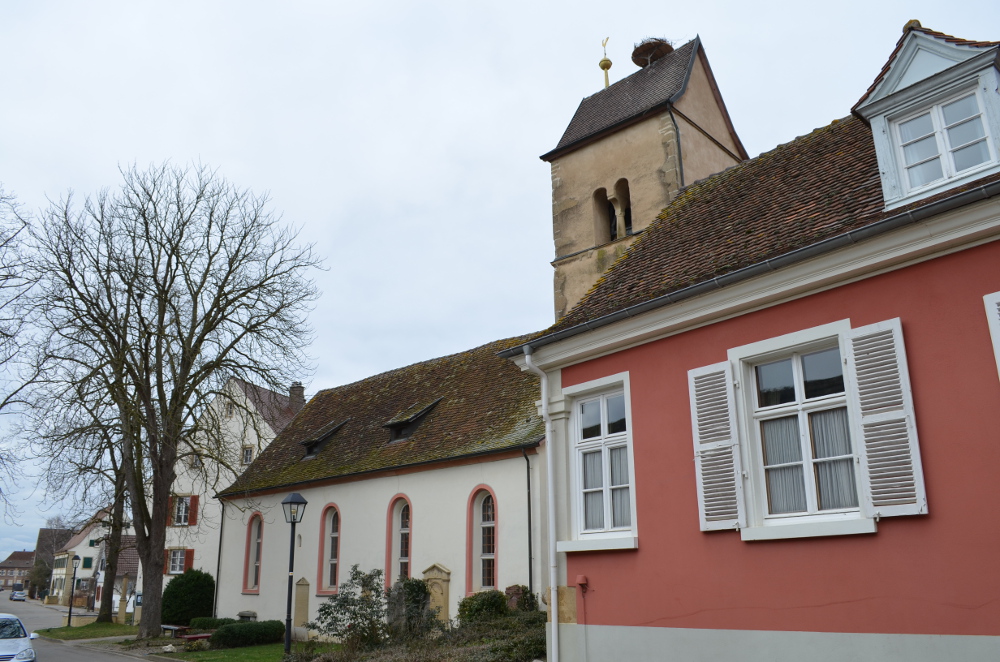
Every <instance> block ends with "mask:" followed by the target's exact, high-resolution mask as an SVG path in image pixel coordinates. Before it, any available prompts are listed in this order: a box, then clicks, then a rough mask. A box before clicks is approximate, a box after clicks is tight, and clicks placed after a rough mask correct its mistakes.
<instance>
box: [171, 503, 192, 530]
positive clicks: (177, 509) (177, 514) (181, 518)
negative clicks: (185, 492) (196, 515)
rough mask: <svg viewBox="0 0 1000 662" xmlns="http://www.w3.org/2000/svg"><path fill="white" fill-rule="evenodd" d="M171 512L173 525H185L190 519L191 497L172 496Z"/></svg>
mask: <svg viewBox="0 0 1000 662" xmlns="http://www.w3.org/2000/svg"><path fill="white" fill-rule="evenodd" d="M171 514H172V516H173V525H174V526H187V525H188V522H190V521H191V497H190V496H176V497H174V512H173V513H171Z"/></svg>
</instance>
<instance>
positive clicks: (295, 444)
mask: <svg viewBox="0 0 1000 662" xmlns="http://www.w3.org/2000/svg"><path fill="white" fill-rule="evenodd" d="M528 339H529V337H528V336H524V337H520V338H510V339H507V340H500V341H497V342H493V343H489V344H487V345H483V346H481V347H477V348H475V349H472V350H469V351H466V352H461V353H459V354H452V355H450V356H443V357H441V358H437V359H432V360H430V361H423V362H421V363H416V364H413V365H411V366H407V367H405V368H399V369H396V370H390V371H389V372H385V373H382V374H380V375H375V376H373V377H369V378H367V379H363V380H361V381H359V382H355V383H353V384H347V385H345V386H339V387H337V388H333V389H327V390H324V391H320V392H319V393H317V394H316V395H315V396H314V397H313V398H312V399H311V400H310V401H309V402H308V403H307V404H306V405H305V407H304V408H303V409H302V410H301V412H300V413H299V415H298V416H296V418H295V420H294V421H292V423H291V424H290V425H289V426H288V427H287V428H285V430H284V431H282V432H281V434H279V435H278V437H277V438H276V439H275V440H274V441H273V442H271V444H270V446H268V447H267V448H266V449H265V450H264V451H262V452H261V454H260V456H259V457H258V458H257V459H256V460H255V461H254V462H253V464H251V465H250V467H249V468H248V469H247V470H246V471H245V472H244V473H243V475H242V476H240V477H239V478H238V479H237V481H236V482H235V483H234V484H233V485H232V486H231V487H229V488H227V489H226V490H224V491H223V492H222V493H221V495H225V496H238V495H240V494H242V493H246V492H253V491H256V490H265V489H268V488H274V487H285V486H289V485H295V484H299V483H308V482H313V481H323V480H332V479H336V478H340V477H345V476H351V475H356V474H361V473H368V472H377V471H382V470H388V469H395V468H400V467H406V466H413V465H419V464H425V463H433V462H440V461H445V460H449V459H453V458H458V457H466V456H470V455H477V454H487V453H494V452H501V451H505V450H510V449H516V448H519V447H523V446H528V445H531V444H534V443H537V442H538V441H539V440H540V439H541V437H542V435H543V433H544V425H543V423H542V419H541V417H539V416H538V412H537V409H536V406H535V400H536V399H537V397H538V380H537V378H536V377H535V376H533V375H531V374H529V373H524V372H521V371H520V370H519V369H518V368H517V366H515V365H514V364H513V363H510V362H509V361H506V360H504V359H501V358H499V357H498V356H497V352H500V351H502V350H504V349H507V348H510V347H514V346H517V345H519V344H520V343H522V342H524V341H526V340H528ZM435 401H437V403H436V404H435V405H434V406H433V408H431V409H429V411H427V412H426V414H425V415H424V416H422V417H421V418H420V419H419V420H420V422H419V425H418V426H417V427H416V430H415V431H414V432H412V434H410V436H408V437H407V438H406V439H403V440H399V441H394V442H390V430H389V428H388V427H386V426H387V424H388V423H391V422H393V421H398V420H399V417H400V415H401V413H403V412H410V414H411V415H412V413H414V412H416V411H422V410H423V409H424V408H426V407H427V406H428V405H429V404H431V403H434V402H435ZM307 444H311V445H313V446H314V447H315V448H316V449H317V450H316V451H315V453H316V457H315V458H312V459H305V455H306V453H307V448H306V445H307Z"/></svg>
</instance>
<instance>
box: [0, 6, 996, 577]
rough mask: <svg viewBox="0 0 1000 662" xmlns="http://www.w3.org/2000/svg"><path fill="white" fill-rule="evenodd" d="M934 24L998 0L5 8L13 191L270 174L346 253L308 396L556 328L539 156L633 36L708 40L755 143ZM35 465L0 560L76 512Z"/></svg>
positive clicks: (984, 19) (2, 156) (7, 174)
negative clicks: (63, 514)
mask: <svg viewBox="0 0 1000 662" xmlns="http://www.w3.org/2000/svg"><path fill="white" fill-rule="evenodd" d="M911 18H917V19H919V20H920V21H921V22H922V23H923V25H924V26H925V27H929V28H932V29H935V30H940V31H942V32H946V33H949V34H953V35H956V36H960V37H965V38H970V39H982V40H1000V21H998V20H997V19H998V18H1000V3H997V2H996V0H984V1H965V2H963V1H956V2H950V3H942V2H939V1H938V2H924V1H914V0H910V1H908V2H886V1H880V2H870V1H869V2H857V1H854V0H850V1H844V0H842V1H841V2H837V3H813V2H802V1H801V0H800V1H799V2H766V1H760V0H759V1H757V2H747V1H746V0H740V1H737V2H712V1H702V2H693V3H666V2H662V1H658V2H630V1H628V0H616V1H615V2H608V1H604V2H594V1H590V0H574V1H573V2H538V1H537V0H535V1H532V2H521V1H517V0H507V1H505V2H502V3H489V4H488V6H487V4H486V3H475V2H469V1H468V0H465V1H456V2H400V1H398V0H384V1H383V2H379V3H363V2H343V1H340V2H295V1H287V0H286V1H283V2H280V3H279V2H258V1H248V0H231V1H227V2H211V1H209V0H198V1H197V2H185V1H179V0H172V1H171V2H153V1H145V2H136V1H135V0H132V1H130V2H124V1H122V2H99V1H91V2H69V1H67V2H46V1H44V0H31V1H28V0H24V1H21V2H14V1H5V2H2V3H0V71H2V79H3V88H2V89H3V101H2V103H0V184H2V186H3V188H4V189H6V190H7V192H9V193H14V194H15V195H16V196H17V197H18V199H19V201H20V202H21V204H22V205H24V206H25V207H26V208H27V209H28V210H29V211H32V210H33V211H35V212H36V213H37V210H39V209H41V208H43V207H44V206H45V205H46V204H47V199H57V198H59V197H60V196H63V195H65V194H66V193H67V192H68V191H70V190H73V191H75V194H76V195H77V196H84V195H89V194H93V193H94V192H96V191H98V190H99V189H101V188H102V187H115V186H117V185H118V184H119V182H120V175H119V173H118V168H119V166H127V165H129V164H132V163H137V164H139V165H140V166H147V165H149V164H159V163H161V162H163V161H164V160H170V161H171V162H172V163H174V164H177V165H185V164H189V163H199V162H200V163H203V164H206V165H209V166H211V167H213V168H218V170H219V172H220V174H222V175H224V176H225V177H227V178H228V179H230V180H231V181H233V182H234V183H236V184H238V185H240V186H243V187H247V188H250V189H253V190H254V191H257V192H269V193H270V195H271V199H272V203H273V208H274V209H275V210H276V211H278V212H280V213H281V214H282V215H283V217H284V219H285V221H286V222H287V223H289V224H291V225H293V226H296V227H299V228H301V237H302V239H303V241H304V242H311V243H313V244H315V247H316V251H317V252H318V253H319V254H320V255H321V256H323V257H324V259H325V261H326V265H327V268H328V269H327V271H325V272H323V273H318V274H316V279H317V281H318V283H319V285H320V288H321V289H322V292H323V294H322V297H321V299H320V300H319V301H318V303H317V304H316V308H315V310H314V311H313V313H312V316H311V322H312V326H313V327H314V329H315V330H316V333H317V339H316V342H315V343H314V345H313V346H312V348H311V354H312V356H313V357H314V359H315V366H316V372H315V374H314V375H306V376H303V381H304V382H305V383H306V388H307V394H310V395H311V394H313V393H315V392H316V391H317V390H319V389H322V388H328V387H331V386H336V385H339V384H344V383H348V382H351V381H355V380H357V379H361V378H363V377H366V376H369V375H372V374H376V373H378V372H382V371H384V370H388V369H391V368H395V367H399V366H403V365H407V364H410V363H413V362H416V361H420V360H424V359H428V358H432V357H436V356H441V355H444V354H450V353H453V352H458V351H462V350H464V349H468V348H471V347H475V346H477V345H480V344H483V343H485V342H489V341H491V340H495V339H498V338H504V337H509V336H513V335H518V334H522V333H528V332H531V331H536V330H539V329H541V328H544V327H546V326H547V325H549V324H550V323H552V321H553V319H552V268H551V266H550V265H549V261H550V260H551V259H552V258H553V245H552V233H551V197H550V179H549V170H548V164H546V163H543V162H542V161H540V160H539V159H538V155H540V154H542V153H544V152H546V151H548V150H549V149H551V148H552V147H554V146H555V144H556V143H557V142H558V140H559V137H560V136H561V135H562V132H563V130H564V129H565V128H566V125H567V123H568V122H569V120H570V118H571V117H572V115H573V111H574V110H575V109H576V106H577V105H578V104H579V102H580V99H581V98H583V97H585V96H588V95H590V94H593V93H595V92H597V91H599V90H600V89H601V88H602V86H603V78H602V74H601V71H600V69H599V68H598V66H597V62H598V61H599V60H600V59H601V57H602V52H601V40H602V39H604V38H605V37H610V41H609V42H608V49H607V53H608V57H609V58H610V59H611V60H612V61H613V63H614V66H613V67H612V69H611V79H612V81H615V80H619V79H621V78H623V77H625V76H627V75H629V74H630V73H632V72H633V71H635V70H636V68H635V66H634V65H633V64H632V63H631V61H630V54H631V51H632V47H633V44H634V42H637V41H639V40H640V39H642V38H644V37H648V36H659V37H666V38H667V39H669V40H671V41H672V42H674V43H675V45H680V44H682V43H684V42H686V41H688V40H689V39H692V38H694V37H695V36H697V35H700V36H701V39H702V42H703V44H704V47H705V51H706V54H707V55H708V59H709V61H710V62H711V65H712V69H713V71H714V73H715V77H716V79H717V82H718V84H719V88H720V91H721V93H722V95H723V98H724V99H725V102H726V104H727V106H728V108H729V112H730V115H731V116H732V120H733V124H734V125H735V127H736V130H737V132H738V133H739V135H740V137H741V138H742V140H743V144H744V145H745V146H746V148H747V151H748V152H749V153H750V155H751V156H755V155H757V154H759V153H761V152H763V151H767V150H769V149H772V148H774V147H775V146H776V145H778V144H781V143H784V142H788V141H789V140H792V139H794V138H795V137H796V136H798V135H802V134H804V133H808V132H809V131H811V130H812V129H814V128H817V127H820V126H823V125H826V124H828V123H829V122H830V121H831V120H833V119H836V118H840V117H844V116H846V115H847V114H848V113H849V112H850V108H851V106H852V105H853V104H854V103H855V102H856V101H857V100H858V98H860V96H861V95H862V94H863V93H864V91H865V90H866V89H867V88H868V86H869V84H870V83H871V82H872V80H873V79H874V78H875V76H876V75H877V74H878V72H879V70H880V69H881V67H882V65H883V64H884V63H885V61H886V59H887V58H888V56H889V54H890V52H891V51H892V49H893V47H894V45H895V43H896V41H897V39H898V38H899V36H900V34H901V30H902V27H903V25H904V24H905V23H906V21H907V20H909V19H911ZM34 481H35V479H34V478H32V477H31V475H30V470H27V471H26V472H25V473H24V474H23V475H19V476H18V477H17V479H16V485H15V486H10V487H15V488H16V489H15V492H14V495H13V496H14V502H15V505H16V506H18V507H19V508H20V509H21V510H22V515H21V516H19V517H16V518H15V519H16V520H17V521H16V523H15V522H12V521H10V519H11V518H9V517H8V520H7V521H6V522H3V523H0V560H2V559H3V558H6V556H7V554H8V553H9V552H10V551H11V550H13V549H23V548H26V549H31V548H32V547H33V546H34V542H35V538H36V535H37V528H38V527H39V526H41V525H42V524H43V522H44V519H45V517H47V516H50V515H53V514H57V513H58V511H59V508H58V506H57V507H53V508H50V509H49V510H45V509H43V508H41V507H39V506H38V505H37V504H39V503H41V502H44V494H42V493H41V492H40V491H37V490H35V491H33V490H32V489H31V485H32V484H33V483H34Z"/></svg>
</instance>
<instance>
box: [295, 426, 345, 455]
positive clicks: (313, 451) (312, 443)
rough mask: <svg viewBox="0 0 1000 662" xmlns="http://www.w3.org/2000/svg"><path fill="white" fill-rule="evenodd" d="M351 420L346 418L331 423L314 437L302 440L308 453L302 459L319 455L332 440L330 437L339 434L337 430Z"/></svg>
mask: <svg viewBox="0 0 1000 662" xmlns="http://www.w3.org/2000/svg"><path fill="white" fill-rule="evenodd" d="M349 420H351V419H349V418H345V419H344V420H343V421H341V422H340V423H336V422H335V423H331V424H330V425H328V426H326V427H324V428H322V429H320V431H319V432H318V433H317V434H316V436H315V437H313V438H312V439H306V440H305V441H303V442H301V443H302V445H303V446H305V447H306V454H305V456H304V457H303V458H302V459H303V460H311V459H313V458H314V457H316V456H317V455H319V452H320V451H321V450H323V449H324V448H325V447H326V445H327V444H328V443H329V442H330V439H332V438H333V435H335V434H337V430H339V429H340V428H342V427H344V426H345V425H347V422H348V421H349Z"/></svg>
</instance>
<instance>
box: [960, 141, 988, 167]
mask: <svg viewBox="0 0 1000 662" xmlns="http://www.w3.org/2000/svg"><path fill="white" fill-rule="evenodd" d="M952 156H954V157H955V171H956V172H962V171H963V170H967V169H969V168H971V167H973V166H977V165H979V164H980V163H986V162H987V161H989V160H990V150H989V148H988V147H987V146H986V141H985V140H980V141H979V142H977V143H975V144H973V145H969V146H968V147H963V148H962V149H956V150H955V151H954V152H952Z"/></svg>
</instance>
